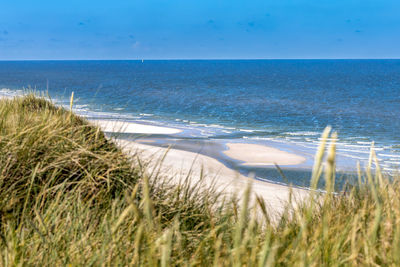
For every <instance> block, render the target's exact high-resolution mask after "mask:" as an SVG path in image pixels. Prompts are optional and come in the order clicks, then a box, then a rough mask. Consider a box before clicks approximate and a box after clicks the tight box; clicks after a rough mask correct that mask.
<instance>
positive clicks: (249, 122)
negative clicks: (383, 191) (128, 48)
mask: <svg viewBox="0 0 400 267" xmlns="http://www.w3.org/2000/svg"><path fill="white" fill-rule="evenodd" d="M27 91H36V92H44V94H45V95H46V96H48V97H50V98H51V99H52V101H53V102H54V103H56V104H58V105H65V106H69V99H70V96H71V93H72V92H74V95H75V98H74V110H75V112H77V113H78V114H80V115H82V116H85V117H88V118H91V119H119V120H123V121H126V122H127V123H129V122H139V123H144V124H150V125H158V126H167V127H173V128H179V129H181V130H183V132H182V133H180V134H179V135H178V136H173V137H169V140H170V141H171V142H174V143H175V144H177V147H178V148H179V145H180V147H181V148H182V149H185V148H186V149H188V148H190V149H189V150H193V149H194V147H195V145H193V144H199V143H202V142H203V143H202V144H209V143H210V142H214V143H216V144H219V145H222V146H223V144H224V142H225V143H226V142H248V143H254V144H263V145H269V146H274V147H277V148H279V149H282V150H285V151H289V152H297V153H300V154H303V155H307V156H308V157H309V159H310V160H308V161H307V163H305V164H304V166H302V167H304V168H303V169H308V170H309V169H310V168H311V166H312V156H313V155H314V153H315V151H316V148H317V147H318V145H319V144H320V141H321V139H320V136H321V132H322V131H323V130H324V128H325V127H326V126H328V125H329V126H331V127H332V129H333V131H336V132H337V133H338V136H339V138H338V143H337V153H338V168H339V169H343V170H348V169H351V168H353V169H355V166H356V163H357V162H360V164H361V165H362V166H365V164H366V162H367V161H368V158H369V154H370V148H371V145H372V144H374V149H375V151H376V153H377V154H378V158H379V161H380V165H381V168H383V169H384V170H387V171H395V170H398V168H399V166H400V60H143V61H142V60H126V61H124V60H121V61H113V60H104V61H102V60H99V61H0V95H3V96H15V95H20V94H23V93H25V92H27ZM124 138H135V137H134V136H126V135H125V136H124ZM158 138H159V139H160V137H158ZM177 140H178V141H177ZM161 143H163V142H161ZM161 143H159V144H161ZM185 144H186V145H185ZM188 144H189V145H188ZM163 145H165V142H164V143H163ZM203 147H204V146H203ZM205 147H207V146H205ZM204 151H206V152H204V153H205V154H207V153H208V154H209V155H211V156H214V157H216V158H219V159H220V160H221V161H222V162H223V163H224V164H226V165H227V166H229V167H232V164H234V161H231V160H229V159H227V158H226V157H225V158H224V157H223V156H221V154H219V156H218V155H212V154H213V153H214V154H215V152H213V153H211V152H207V151H212V149H208V150H207V149H204ZM199 152H201V151H199ZM236 163H237V162H236ZM239 165H240V164H236V165H235V166H239ZM239 169H240V168H239ZM284 169H285V168H284ZM286 169H287V173H289V175H287V177H284V178H283V177H282V176H281V175H280V174H278V172H277V171H276V168H275V167H273V168H271V167H269V168H267V167H257V168H252V169H251V168H250V169H246V168H245V167H243V168H242V169H240V171H242V172H250V171H253V172H255V173H256V178H258V179H268V180H270V181H271V180H272V181H274V182H277V183H292V184H295V185H298V186H307V181H308V178H307V177H308V175H309V173H308V172H305V174H304V176H301V175H300V176H301V178H290V177H298V176H299V175H298V172H297V173H294V174H293V175H290V173H291V172H292V171H293V170H297V171H298V169H299V168H297V169H296V168H295V167H292V168H290V167H288V168H286ZM288 177H289V178H288ZM288 180H289V181H288Z"/></svg>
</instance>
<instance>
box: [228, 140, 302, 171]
mask: <svg viewBox="0 0 400 267" xmlns="http://www.w3.org/2000/svg"><path fill="white" fill-rule="evenodd" d="M227 146H228V150H226V151H224V154H225V155H227V156H228V157H230V158H233V159H236V160H240V161H243V162H244V163H242V165H246V166H259V165H274V164H277V165H280V166H285V165H286V166H287V165H298V164H301V163H303V162H305V161H306V159H305V158H304V157H302V156H300V155H296V154H293V153H289V152H286V151H282V150H279V149H276V148H273V147H268V146H263V145H256V144H245V143H228V144H227Z"/></svg>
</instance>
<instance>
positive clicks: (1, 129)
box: [0, 95, 400, 266]
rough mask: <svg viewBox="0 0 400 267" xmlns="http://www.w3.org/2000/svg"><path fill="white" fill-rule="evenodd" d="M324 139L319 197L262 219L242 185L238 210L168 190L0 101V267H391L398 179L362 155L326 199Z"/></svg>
mask: <svg viewBox="0 0 400 267" xmlns="http://www.w3.org/2000/svg"><path fill="white" fill-rule="evenodd" d="M329 134H330V133H329V129H327V130H326V131H325V132H324V134H323V142H322V145H321V147H320V150H319V151H318V153H317V155H316V163H315V167H314V170H313V176H312V177H311V184H312V186H313V187H316V185H317V184H318V181H319V179H325V185H326V192H325V193H318V192H317V191H313V190H311V191H310V196H309V198H308V199H305V200H304V201H302V202H301V203H294V202H292V201H289V202H288V203H287V205H286V209H285V211H284V213H283V215H282V217H281V218H280V219H279V220H275V221H274V220H271V218H270V216H269V213H268V209H266V208H265V207H266V203H264V202H263V200H262V198H257V201H255V202H254V205H250V202H249V196H250V194H251V190H250V187H249V188H248V190H247V193H246V194H245V196H244V197H243V199H242V200H241V202H240V205H238V202H237V200H235V199H234V198H232V199H224V198H223V197H222V196H221V195H218V194H217V193H216V192H215V191H214V190H213V189H212V188H206V189H204V188H202V187H201V186H200V185H199V186H198V187H195V188H193V187H190V186H189V184H190V183H189V182H188V181H187V180H186V181H185V180H184V181H182V183H180V184H177V185H176V184H175V185H174V184H169V183H168V180H167V179H166V177H164V176H163V175H162V174H160V173H157V172H153V173H151V172H149V171H148V170H146V164H144V163H143V162H141V161H140V160H138V161H137V160H136V161H133V160H132V157H127V156H126V155H124V154H123V153H122V152H121V150H120V149H119V148H118V147H116V146H115V145H114V144H113V143H112V142H111V141H109V140H107V139H106V138H105V136H104V134H103V133H102V132H101V131H100V129H98V128H97V127H94V126H91V125H90V124H89V123H88V122H87V121H86V120H84V119H82V118H80V117H78V116H76V115H74V114H73V113H72V112H70V111H67V110H64V109H62V108H58V107H56V106H54V105H53V104H51V103H50V102H49V101H47V100H44V99H42V98H39V97H35V96H34V95H27V96H24V97H20V98H14V99H12V100H9V99H2V100H0V264H1V265H3V266H6V265H49V266H55V265H66V264H71V265H150V266H153V265H161V266H169V265H204V266H212V265H214V266H224V265H228V266H230V265H234V266H243V265H246V266H247V265H248V266H274V265H282V266H286V265H295V266H298V265H312V266H320V265H325V266H331V265H334V266H336V265H344V266H347V265H353V266H358V265H394V266H398V265H400V184H399V182H398V179H396V178H394V179H393V178H389V177H388V176H385V175H384V174H383V173H382V171H381V170H380V169H379V166H378V165H377V164H378V163H377V160H376V156H375V154H374V152H373V150H372V152H371V159H370V165H369V166H368V167H367V169H366V170H365V171H361V170H359V172H358V181H359V182H358V185H357V186H347V187H346V188H343V190H342V191H341V192H334V191H333V188H334V181H335V144H334V142H335V139H336V136H335V134H332V135H330V137H331V138H330V139H329V140H330V145H329V148H328V151H327V152H325V146H326V143H327V140H328V137H329ZM326 154H327V155H326ZM133 157H135V155H133ZM324 161H325V164H323V162H324ZM373 163H374V164H375V165H376V166H375V168H374V171H372V167H371V166H372V164H373ZM187 179H190V178H187ZM251 203H253V202H251ZM256 215H257V216H256Z"/></svg>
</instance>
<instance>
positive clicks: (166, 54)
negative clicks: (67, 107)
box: [0, 0, 400, 60]
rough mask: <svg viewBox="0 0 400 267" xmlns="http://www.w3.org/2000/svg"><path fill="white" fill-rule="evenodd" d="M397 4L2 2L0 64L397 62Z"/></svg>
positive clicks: (340, 0) (356, 0) (302, 0)
mask: <svg viewBox="0 0 400 267" xmlns="http://www.w3.org/2000/svg"><path fill="white" fill-rule="evenodd" d="M399 14H400V1H399V0H374V1H371V0H260V1H256V0H242V1H238V0H201V1H200V0H197V1H194V0H113V1H110V0H107V1H105V0H96V1H92V0H84V1H83V0H69V1H66V0H35V1H32V0H0V60H27V59H35V60H36V59H39V60H47V59H51V60H52V59H300V58H301V59H303V58H304V59H305V58H311V59H315V58H334V59H336V58H400V45H399V44H400V16H399Z"/></svg>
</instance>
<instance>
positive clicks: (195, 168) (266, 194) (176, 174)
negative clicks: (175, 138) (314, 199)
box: [118, 140, 309, 216]
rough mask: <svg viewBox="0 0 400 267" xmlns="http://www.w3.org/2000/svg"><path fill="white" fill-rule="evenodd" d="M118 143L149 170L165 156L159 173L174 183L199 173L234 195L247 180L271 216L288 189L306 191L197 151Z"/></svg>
mask: <svg viewBox="0 0 400 267" xmlns="http://www.w3.org/2000/svg"><path fill="white" fill-rule="evenodd" d="M118 144H119V145H120V146H121V147H122V148H123V150H124V151H126V152H127V153H131V154H135V155H136V154H137V153H138V154H137V155H138V158H140V159H141V160H143V161H146V160H148V162H149V163H150V165H149V166H148V168H149V171H150V172H151V171H152V170H154V169H157V168H159V166H160V164H159V163H160V162H159V161H158V160H160V159H162V158H163V157H164V156H165V158H163V161H162V163H161V168H160V173H162V174H163V175H167V176H168V177H170V179H171V181H172V182H173V183H176V184H177V183H179V181H180V180H182V179H184V178H185V177H186V176H187V175H188V173H190V177H191V184H192V185H193V186H194V185H197V184H198V183H199V182H200V176H201V175H204V178H203V182H204V185H205V186H209V185H211V184H213V185H215V186H216V188H217V190H218V191H219V192H223V193H225V194H236V195H237V196H239V197H240V196H241V195H242V194H243V193H244V191H245V189H246V187H247V185H248V184H249V183H251V185H252V193H253V194H252V197H251V199H252V202H253V201H254V199H255V195H258V196H260V197H262V198H263V199H264V200H265V203H266V205H267V207H268V208H269V212H270V213H271V215H272V216H280V214H281V213H282V211H283V208H284V203H285V201H287V200H288V198H289V192H290V190H292V192H293V197H294V198H295V199H302V198H304V197H305V196H307V195H308V193H309V191H308V190H303V189H299V188H290V187H288V186H284V185H279V184H274V183H269V182H264V181H259V180H256V179H253V178H249V177H246V176H244V175H241V174H239V173H238V172H236V171H234V170H232V169H230V168H228V167H226V166H225V165H223V164H222V163H221V162H219V161H218V160H216V159H214V158H211V157H208V156H204V155H201V154H196V153H193V152H187V151H183V150H178V149H167V148H161V147H156V146H151V145H144V144H139V143H136V142H133V141H126V140H118Z"/></svg>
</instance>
